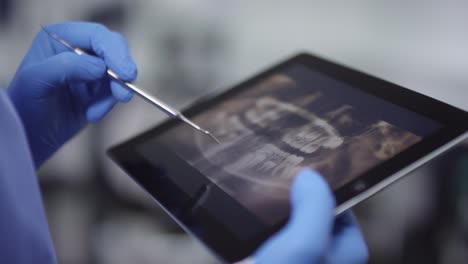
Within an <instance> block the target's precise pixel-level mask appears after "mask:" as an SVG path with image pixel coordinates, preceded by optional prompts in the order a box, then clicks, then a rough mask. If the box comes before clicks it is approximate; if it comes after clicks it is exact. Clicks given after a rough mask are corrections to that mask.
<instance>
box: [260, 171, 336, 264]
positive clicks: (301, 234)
mask: <svg viewBox="0 0 468 264" xmlns="http://www.w3.org/2000/svg"><path fill="white" fill-rule="evenodd" d="M291 206H292V212H291V216H290V220H289V222H288V224H287V225H286V226H285V227H284V228H283V229H282V230H281V231H280V232H279V233H278V234H276V235H275V236H274V237H273V238H271V239H270V240H269V241H267V242H266V244H264V245H263V246H262V247H261V248H260V249H259V251H257V254H256V256H255V259H256V261H258V262H259V263H317V262H319V261H321V260H322V258H323V257H324V254H325V252H326V249H327V246H328V243H329V240H330V237H331V234H332V226H333V219H334V208H335V200H334V197H333V195H332V193H331V191H330V188H329V186H328V184H327V183H326V182H325V180H324V179H323V178H322V177H321V176H320V175H319V174H318V173H316V172H314V171H311V170H304V171H302V172H301V173H300V174H299V175H298V176H297V177H296V179H295V180H294V183H293V185H292V188H291Z"/></svg>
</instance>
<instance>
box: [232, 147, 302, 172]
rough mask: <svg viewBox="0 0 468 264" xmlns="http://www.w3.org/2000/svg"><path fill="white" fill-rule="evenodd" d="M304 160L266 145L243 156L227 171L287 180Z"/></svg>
mask: <svg viewBox="0 0 468 264" xmlns="http://www.w3.org/2000/svg"><path fill="white" fill-rule="evenodd" d="M303 160H304V158H303V157H300V156H296V155H293V154H291V153H288V152H285V151H283V150H281V149H279V148H278V147H276V146H274V145H273V144H266V145H263V146H261V147H260V148H258V149H257V150H254V151H253V152H250V153H248V154H247V155H245V156H243V157H242V158H241V159H239V160H237V161H236V162H234V163H233V164H231V165H229V166H228V167H227V169H228V170H229V171H235V172H237V173H245V174H246V175H248V176H257V175H261V176H262V177H273V178H277V179H281V178H287V177H288V174H289V173H290V172H291V171H293V169H294V168H296V167H297V165H299V164H300V163H301V162H302V161H303ZM257 177H258V176H257Z"/></svg>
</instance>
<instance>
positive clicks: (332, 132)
mask: <svg viewBox="0 0 468 264" xmlns="http://www.w3.org/2000/svg"><path fill="white" fill-rule="evenodd" d="M441 89H443V88H441ZM183 113H184V114H185V115H186V116H187V117H189V118H190V119H192V120H193V121H195V122H196V123H197V124H199V125H201V126H202V127H203V128H206V129H208V130H209V131H210V132H212V133H213V134H214V136H215V137H216V138H218V139H219V140H220V141H221V144H217V143H216V142H214V141H213V140H212V139H210V137H208V136H206V135H205V134H202V133H200V132H198V131H196V130H194V129H192V128H191V127H189V126H187V125H186V124H183V123H181V122H180V121H178V120H174V119H171V120H167V121H165V122H164V123H162V124H161V125H159V126H157V127H155V128H153V129H152V130H150V131H147V132H145V133H143V134H142V135H140V136H137V137H135V138H133V139H131V140H129V141H127V142H125V143H123V144H120V145H118V146H115V147H113V148H111V149H110V151H109V154H110V156H111V157H112V158H113V160H114V161H115V162H116V163H117V164H119V165H120V166H121V167H122V168H123V169H124V170H125V171H126V172H127V173H128V174H129V175H130V176H131V177H132V178H133V179H134V180H135V181H136V182H137V183H138V184H140V185H141V186H142V187H143V188H144V189H145V190H146V191H148V192H149V193H150V194H151V195H152V197H154V199H155V200H156V201H157V202H158V203H159V204H160V205H161V206H162V207H163V208H164V209H165V210H166V212H167V213H168V214H170V215H171V217H172V218H173V219H174V220H175V221H176V222H177V223H178V224H179V225H180V226H181V227H182V228H184V230H186V231H187V232H188V233H190V234H192V235H193V236H195V237H196V238H198V239H199V240H200V241H202V243H203V244H205V245H206V246H207V247H208V248H209V249H211V250H212V252H213V253H214V254H216V255H217V256H219V257H220V258H221V259H223V260H224V261H228V262H235V261H239V260H241V259H244V258H245V257H247V256H249V255H250V254H252V252H254V250H255V249H256V248H257V247H258V246H259V245H260V244H261V243H262V242H264V241H265V240H266V239H267V238H268V237H270V236H271V235H272V234H274V233H275V232H276V231H278V230H279V229H280V228H281V227H282V226H283V225H284V224H285V223H286V221H287V220H288V215H289V210H290V208H289V190H290V186H291V183H292V181H293V179H294V177H295V175H296V174H297V172H298V171H299V170H301V168H304V167H309V168H313V169H315V170H317V171H319V172H320V174H321V175H322V176H323V177H324V178H325V179H326V180H327V181H328V183H329V185H330V187H331V188H332V189H333V191H334V194H335V196H336V200H337V209H336V213H337V214H338V213H340V212H342V211H343V210H346V209H348V208H350V207H352V206H353V205H355V204H356V203H358V202H360V201H362V200H364V199H366V198H368V197H369V196H371V195H372V194H374V193H376V192H377V191H379V190H381V189H383V188H384V187H386V186H388V185H389V184H390V183H392V182H394V181H396V180H397V179H398V178H400V177H402V176H403V175H405V174H406V173H408V172H409V171H410V170H412V169H414V168H416V167H417V166H419V165H421V164H422V163H424V162H426V161H428V160H429V159H431V158H433V157H435V156H437V155H438V154H440V153H442V152H443V151H445V150H447V149H448V148H450V147H452V146H454V145H455V144H457V143H458V142H460V141H462V140H463V139H464V138H465V137H466V133H465V132H466V131H467V128H468V116H467V113H466V112H464V111H462V110H459V109H456V108H454V107H452V106H450V105H447V104H445V103H442V102H439V101H437V100H435V99H432V98H429V97H427V96H424V95H421V94H418V93H416V92H414V91H410V90H408V89H405V88H403V87H400V86H398V85H395V84H392V83H389V82H386V81H383V80H380V79H378V78H375V77H372V76H369V75H367V74H364V73H361V72H358V71H356V70H353V69H350V68H347V67H344V66H341V65H338V64H335V63H332V62H330V61H327V60H324V59H321V58H318V57H316V56H313V55H309V54H300V55H297V56H295V57H293V58H291V59H289V60H287V61H285V62H283V63H281V64H279V65H277V66H275V67H273V68H271V69H269V70H267V71H265V72H263V73H261V74H258V75H257V76H255V77H253V78H251V79H249V80H247V81H245V82H243V83H241V84H239V85H237V86H235V87H233V88H232V89H229V90H227V91H225V92H223V93H220V94H218V95H213V96H211V97H209V98H207V99H205V100H202V101H200V102H197V103H196V104H194V105H193V106H190V107H188V108H187V109H186V110H185V111H183ZM317 217H320V216H317Z"/></svg>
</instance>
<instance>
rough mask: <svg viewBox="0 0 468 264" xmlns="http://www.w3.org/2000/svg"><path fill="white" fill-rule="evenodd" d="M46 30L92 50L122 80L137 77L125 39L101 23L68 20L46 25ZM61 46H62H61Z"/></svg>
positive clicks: (77, 45)
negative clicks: (67, 21)
mask: <svg viewBox="0 0 468 264" xmlns="http://www.w3.org/2000/svg"><path fill="white" fill-rule="evenodd" d="M47 30H48V31H50V32H51V33H54V34H56V35H57V36H59V37H61V38H62V39H64V40H66V41H68V42H69V43H70V44H72V45H74V46H76V47H79V48H82V49H85V50H88V51H92V52H94V54H96V55H97V56H99V57H101V58H102V59H104V61H105V63H106V65H107V66H108V67H109V68H110V69H111V70H113V71H114V72H115V73H117V75H119V77H120V78H121V79H123V80H124V81H133V80H135V79H136V77H137V74H138V72H137V67H136V65H135V63H134V61H133V59H132V56H131V55H130V51H129V49H128V45H127V41H126V40H125V38H124V37H123V36H122V35H121V34H119V33H116V32H112V31H110V30H109V29H108V28H106V27H105V26H103V25H101V24H96V23H88V22H70V23H62V24H55V25H50V26H47ZM56 45H59V46H61V44H59V43H56ZM62 48H63V46H62Z"/></svg>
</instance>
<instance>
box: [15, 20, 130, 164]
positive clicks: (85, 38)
mask: <svg viewBox="0 0 468 264" xmlns="http://www.w3.org/2000/svg"><path fill="white" fill-rule="evenodd" d="M47 30H48V31H50V32H52V33H54V34H56V35H58V36H59V37H61V38H63V39H65V40H66V41H68V42H69V43H71V44H72V45H74V46H76V47H79V48H82V49H84V50H86V51H87V52H89V53H90V54H93V55H95V56H89V55H77V54H75V53H72V52H71V51H69V50H68V49H67V48H66V47H64V46H63V45H62V44H60V43H58V42H57V41H55V40H53V39H52V38H51V37H49V36H48V35H47V34H46V33H45V32H44V31H41V32H40V33H39V34H38V35H37V36H36V39H35V40H34V42H33V45H32V47H31V49H30V51H29V52H28V54H27V55H26V57H25V58H24V60H23V62H22V64H21V66H20V67H19V69H18V71H17V73H16V75H15V77H14V79H13V81H12V83H11V84H10V87H9V89H8V94H9V96H10V98H11V100H12V102H13V104H14V106H15V108H16V110H17V112H18V114H19V115H20V117H21V119H22V122H23V125H24V128H25V130H26V134H27V138H28V141H29V145H30V147H31V151H32V155H33V158H34V162H35V164H36V167H39V166H40V165H41V164H42V163H43V162H44V161H45V160H47V159H48V158H49V157H50V156H51V155H52V154H53V153H54V152H55V151H56V150H57V149H58V148H60V147H61V146H62V145H63V144H64V143H65V142H66V141H67V140H69V139H70V138H71V137H73V136H74V135H75V134H76V133H77V132H78V131H80V129H81V128H83V127H84V126H85V125H86V124H87V123H88V122H97V121H99V120H101V119H102V118H103V117H104V116H105V115H106V114H107V113H108V112H109V111H110V110H111V109H112V107H113V106H114V105H115V104H116V103H117V102H118V101H121V102H128V101H129V100H130V99H131V97H132V93H131V92H130V91H129V90H127V89H126V88H124V87H122V86H120V85H119V84H118V83H116V82H114V81H111V80H110V79H109V78H108V77H107V75H106V68H110V69H112V70H113V71H115V72H116V73H117V74H118V75H119V76H120V77H121V78H122V79H123V80H125V81H133V80H134V79H135V78H136V76H137V68H136V66H135V63H134V62H133V60H132V58H131V56H130V53H129V50H128V47H127V43H126V41H125V39H124V38H123V37H122V36H121V35H120V34H118V33H115V32H111V31H109V30H108V29H107V28H106V27H104V26H102V25H99V24H94V23H83V22H78V23H63V24H56V25H51V26H48V27H47Z"/></svg>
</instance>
